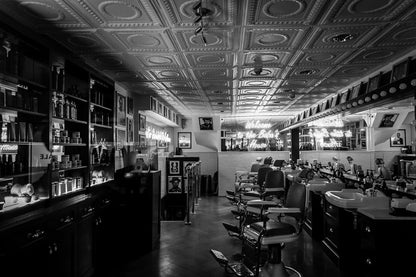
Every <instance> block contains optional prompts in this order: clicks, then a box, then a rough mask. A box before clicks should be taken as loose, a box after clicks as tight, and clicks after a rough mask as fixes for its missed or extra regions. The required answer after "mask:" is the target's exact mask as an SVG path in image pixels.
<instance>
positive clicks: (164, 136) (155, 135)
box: [145, 127, 171, 143]
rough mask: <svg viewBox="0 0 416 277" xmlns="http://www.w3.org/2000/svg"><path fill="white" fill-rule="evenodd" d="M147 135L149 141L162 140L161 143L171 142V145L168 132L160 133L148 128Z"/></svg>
mask: <svg viewBox="0 0 416 277" xmlns="http://www.w3.org/2000/svg"><path fill="white" fill-rule="evenodd" d="M145 134H146V138H147V139H153V140H161V141H164V142H169V143H170V142H171V139H170V137H169V134H168V132H166V131H159V130H156V129H154V128H152V127H147V128H146V133H145Z"/></svg>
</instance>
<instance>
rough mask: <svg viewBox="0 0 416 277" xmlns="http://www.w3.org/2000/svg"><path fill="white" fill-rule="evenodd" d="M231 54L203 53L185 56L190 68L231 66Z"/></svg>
mask: <svg viewBox="0 0 416 277" xmlns="http://www.w3.org/2000/svg"><path fill="white" fill-rule="evenodd" d="M233 56H234V55H233V54H232V53H231V52H223V53H221V52H204V53H189V54H185V57H186V59H187V60H188V63H189V64H190V65H191V66H192V67H216V66H220V67H223V66H232V65H233Z"/></svg>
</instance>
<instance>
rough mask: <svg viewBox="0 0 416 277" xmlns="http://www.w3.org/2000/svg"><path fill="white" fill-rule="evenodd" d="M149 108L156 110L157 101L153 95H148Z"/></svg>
mask: <svg viewBox="0 0 416 277" xmlns="http://www.w3.org/2000/svg"><path fill="white" fill-rule="evenodd" d="M150 109H151V110H152V111H154V112H157V101H156V99H154V98H153V97H150Z"/></svg>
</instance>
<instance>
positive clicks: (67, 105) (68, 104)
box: [64, 98, 71, 118]
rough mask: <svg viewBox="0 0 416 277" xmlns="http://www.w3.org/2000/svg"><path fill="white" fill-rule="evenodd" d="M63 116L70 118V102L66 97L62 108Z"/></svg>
mask: <svg viewBox="0 0 416 277" xmlns="http://www.w3.org/2000/svg"><path fill="white" fill-rule="evenodd" d="M64 111H65V114H64V117H65V118H71V103H70V102H69V100H68V98H67V99H66V100H65V108H64Z"/></svg>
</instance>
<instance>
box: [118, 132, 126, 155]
mask: <svg viewBox="0 0 416 277" xmlns="http://www.w3.org/2000/svg"><path fill="white" fill-rule="evenodd" d="M116 136H117V137H116V145H117V148H116V149H117V150H120V149H122V148H123V147H124V145H126V131H125V130H123V129H117V132H116Z"/></svg>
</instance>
